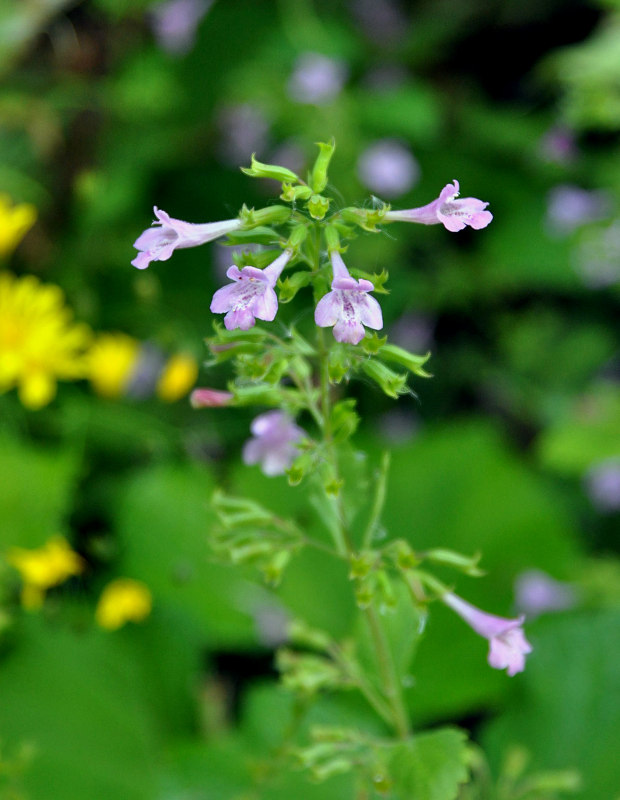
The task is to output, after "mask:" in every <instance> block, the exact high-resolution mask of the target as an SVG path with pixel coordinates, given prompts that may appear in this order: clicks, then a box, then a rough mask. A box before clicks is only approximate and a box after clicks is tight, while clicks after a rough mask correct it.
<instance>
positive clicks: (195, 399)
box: [189, 387, 234, 408]
mask: <svg viewBox="0 0 620 800" xmlns="http://www.w3.org/2000/svg"><path fill="white" fill-rule="evenodd" d="M233 398H234V394H233V393H232V392H223V391H221V390H220V389H208V388H206V387H200V388H199V389H194V391H193V392H192V393H191V394H190V396H189V402H190V405H191V407H192V408H221V407H222V406H228V405H230V403H231V401H232V400H233Z"/></svg>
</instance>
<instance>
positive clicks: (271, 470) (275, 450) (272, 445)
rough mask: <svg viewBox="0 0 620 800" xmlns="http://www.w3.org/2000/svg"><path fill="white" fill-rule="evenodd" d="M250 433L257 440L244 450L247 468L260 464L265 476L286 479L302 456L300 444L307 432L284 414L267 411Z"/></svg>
mask: <svg viewBox="0 0 620 800" xmlns="http://www.w3.org/2000/svg"><path fill="white" fill-rule="evenodd" d="M250 430H251V431H252V434H253V436H254V438H252V439H249V440H248V441H247V442H246V443H245V445H244V447H243V461H244V462H245V463H246V464H258V463H260V465H261V469H262V471H263V472H264V473H265V475H269V476H272V475H282V474H283V473H284V472H285V471H286V470H287V469H288V468H289V467H290V466H291V464H292V463H293V460H294V459H295V457H296V456H297V454H298V452H299V451H298V448H297V442H299V441H300V440H301V439H303V438H304V436H305V435H306V433H305V431H303V430H302V429H301V428H299V427H298V426H297V425H295V423H294V422H293V420H292V419H291V417H289V415H288V414H286V413H285V412H284V411H267V412H266V413H265V414H259V416H258V417H256V418H255V419H254V420H253V422H252V424H251V426H250Z"/></svg>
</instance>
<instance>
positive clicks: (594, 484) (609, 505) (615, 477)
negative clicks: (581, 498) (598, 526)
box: [584, 457, 620, 514]
mask: <svg viewBox="0 0 620 800" xmlns="http://www.w3.org/2000/svg"><path fill="white" fill-rule="evenodd" d="M584 482H585V488H586V491H587V493H588V496H589V497H590V500H591V501H592V504H593V505H594V506H595V507H596V508H597V510H598V511H600V512H601V513H602V514H611V513H614V512H616V511H620V458H619V457H615V458H608V459H606V460H605V461H601V462H600V463H598V464H595V465H594V466H593V467H590V469H589V470H588V472H587V473H586V475H585V477H584Z"/></svg>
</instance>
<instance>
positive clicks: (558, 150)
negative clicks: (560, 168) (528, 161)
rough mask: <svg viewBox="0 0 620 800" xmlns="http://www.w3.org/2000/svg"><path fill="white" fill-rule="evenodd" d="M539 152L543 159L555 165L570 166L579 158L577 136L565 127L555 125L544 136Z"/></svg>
mask: <svg viewBox="0 0 620 800" xmlns="http://www.w3.org/2000/svg"><path fill="white" fill-rule="evenodd" d="M538 152H539V153H540V156H541V158H543V159H544V160H545V161H549V162H551V163H553V164H560V165H566V164H570V163H571V162H572V161H574V160H575V159H576V158H577V143H576V141H575V134H574V132H573V131H572V130H571V129H570V128H567V127H566V126H564V125H554V126H553V127H552V128H549V130H548V131H547V132H546V133H545V134H544V135H543V136H542V138H541V140H540V142H539V146H538Z"/></svg>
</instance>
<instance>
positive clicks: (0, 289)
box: [0, 272, 91, 409]
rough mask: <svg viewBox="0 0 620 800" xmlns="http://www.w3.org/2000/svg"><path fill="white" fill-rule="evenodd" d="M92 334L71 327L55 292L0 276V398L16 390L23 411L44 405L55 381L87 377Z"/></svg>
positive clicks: (30, 281)
mask: <svg viewBox="0 0 620 800" xmlns="http://www.w3.org/2000/svg"><path fill="white" fill-rule="evenodd" d="M90 338H91V333H90V329H89V328H88V327H87V326H86V325H83V324H81V323H75V322H73V319H72V312H71V311H70V310H69V309H68V308H67V306H66V305H65V302H64V296H63V293H62V291H61V290H60V288H59V287H58V286H51V285H42V284H41V283H40V282H39V280H38V279H37V278H35V277H34V276H33V275H27V276H25V277H23V278H16V277H14V276H13V275H11V274H10V273H8V272H4V273H0V393H1V392H6V391H8V390H9V389H11V388H13V387H14V386H17V387H18V391H19V399H20V400H21V402H22V403H23V405H25V406H26V407H27V408H31V409H37V408H41V407H42V406H45V405H47V403H49V402H50V401H51V400H52V399H53V397H54V395H55V394H56V381H57V380H58V379H62V380H76V379H78V378H81V377H84V375H85V374H86V373H87V363H86V355H85V350H86V348H87V346H88V345H89V344H90Z"/></svg>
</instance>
